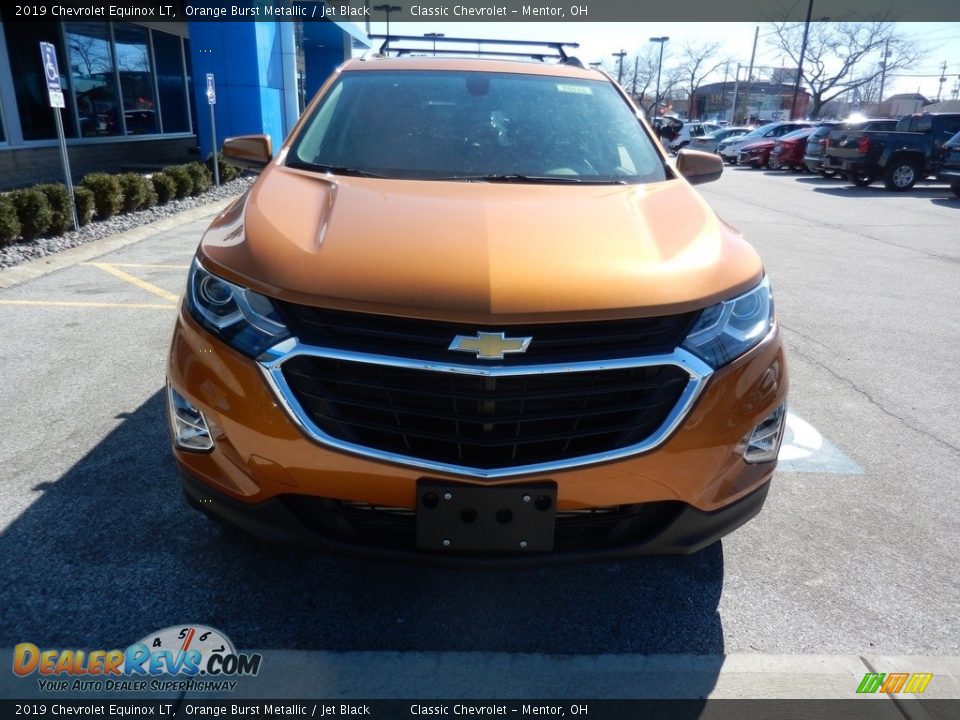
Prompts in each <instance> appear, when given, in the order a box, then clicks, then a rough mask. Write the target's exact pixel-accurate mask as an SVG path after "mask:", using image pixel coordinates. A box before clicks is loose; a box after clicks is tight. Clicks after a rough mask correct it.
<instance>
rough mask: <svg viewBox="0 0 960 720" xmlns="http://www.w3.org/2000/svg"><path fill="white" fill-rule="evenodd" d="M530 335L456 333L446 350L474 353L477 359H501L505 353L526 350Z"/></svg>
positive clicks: (530, 338)
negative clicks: (471, 335) (470, 334)
mask: <svg viewBox="0 0 960 720" xmlns="http://www.w3.org/2000/svg"><path fill="white" fill-rule="evenodd" d="M531 340H533V338H532V337H507V336H506V334H505V333H502V332H501V333H487V332H481V333H477V334H476V335H475V336H473V337H470V336H468V335H457V336H456V337H455V338H454V339H453V342H452V343H450V347H449V348H447V349H448V350H456V351H458V352H469V353H474V354H476V356H477V358H478V359H479V360H503V356H504V355H506V354H507V353H522V352H526V350H527V348H528V347H529V346H530V341H531Z"/></svg>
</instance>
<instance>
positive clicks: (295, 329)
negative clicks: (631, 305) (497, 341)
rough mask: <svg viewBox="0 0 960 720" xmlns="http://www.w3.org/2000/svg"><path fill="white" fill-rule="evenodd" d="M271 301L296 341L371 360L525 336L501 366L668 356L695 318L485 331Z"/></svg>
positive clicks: (458, 356) (440, 354) (449, 356)
mask: <svg viewBox="0 0 960 720" xmlns="http://www.w3.org/2000/svg"><path fill="white" fill-rule="evenodd" d="M274 304H275V305H276V306H277V309H278V310H279V312H280V314H281V316H282V317H283V320H284V322H286V324H287V326H288V327H289V328H290V330H291V332H292V333H293V334H294V335H295V336H296V337H297V338H298V339H299V340H300V342H301V343H303V344H305V345H313V346H316V347H325V348H335V349H341V350H351V351H354V352H362V353H368V354H375V355H391V356H394V357H409V358H417V359H423V360H446V361H448V362H464V361H469V360H472V359H473V358H472V357H471V356H470V355H465V354H463V353H459V352H451V351H450V350H448V348H449V347H450V342H451V341H452V340H453V339H454V338H455V337H456V336H457V335H466V336H471V337H472V336H476V335H477V333H478V332H494V333H499V332H506V334H507V335H508V336H510V337H518V336H519V337H532V338H533V341H532V342H531V343H530V346H529V348H528V349H527V351H526V352H525V353H522V354H515V355H507V356H506V357H505V358H504V359H503V360H498V363H500V364H506V365H530V364H534V363H549V362H557V361H559V362H576V361H585V360H596V359H608V358H619V357H637V356H638V355H653V354H658V353H669V352H672V351H673V349H674V348H676V347H677V346H678V345H679V344H680V343H681V342H682V341H683V338H684V337H685V336H686V334H687V332H688V331H689V330H690V328H691V327H692V325H693V322H694V320H695V319H696V317H697V315H698V312H692V313H682V314H677V315H663V316H660V317H652V318H637V319H630V320H604V321H599V322H570V323H547V324H533V325H531V324H526V325H495V326H488V325H477V324H470V323H454V322H441V321H435V320H418V319H411V318H401V317H390V316H386V315H370V314H366V313H355V312H343V311H340V310H327V309H324V308H317V307H311V306H308V305H297V304H294V303H289V302H280V301H277V300H274Z"/></svg>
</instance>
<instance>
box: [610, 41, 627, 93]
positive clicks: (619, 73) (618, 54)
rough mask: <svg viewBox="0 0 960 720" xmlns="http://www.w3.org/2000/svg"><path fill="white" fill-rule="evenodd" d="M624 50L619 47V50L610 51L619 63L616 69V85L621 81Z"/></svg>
mask: <svg viewBox="0 0 960 720" xmlns="http://www.w3.org/2000/svg"><path fill="white" fill-rule="evenodd" d="M626 54H627V53H626V51H625V50H623V49H622V48H621V50H620V52H615V53H611V55H613V56H614V57H615V58H617V61H618V63H619V66H618V68H619V69H618V70H617V85H620V84H621V83H622V82H623V58H624V57H625V56H626Z"/></svg>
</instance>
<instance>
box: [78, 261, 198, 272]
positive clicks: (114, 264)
mask: <svg viewBox="0 0 960 720" xmlns="http://www.w3.org/2000/svg"><path fill="white" fill-rule="evenodd" d="M86 264H88V265H92V264H94V263H86ZM106 264H108V265H110V266H112V267H130V268H161V269H165V270H189V269H190V266H189V265H164V264H163V263H126V262H111V263H106Z"/></svg>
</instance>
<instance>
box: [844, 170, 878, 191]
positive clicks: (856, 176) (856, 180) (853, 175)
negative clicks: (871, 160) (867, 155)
mask: <svg viewBox="0 0 960 720" xmlns="http://www.w3.org/2000/svg"><path fill="white" fill-rule="evenodd" d="M876 179H877V178H876V176H875V175H873V173H867V172H861V171H859V170H852V171H850V172H849V173H847V180H849V181H850V182H852V183H853V184H854V185H856V186H857V187H867V186H868V185H869V184H870V183H872V182H873V181H874V180H876Z"/></svg>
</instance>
